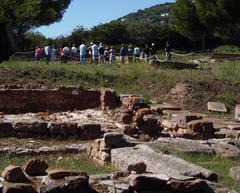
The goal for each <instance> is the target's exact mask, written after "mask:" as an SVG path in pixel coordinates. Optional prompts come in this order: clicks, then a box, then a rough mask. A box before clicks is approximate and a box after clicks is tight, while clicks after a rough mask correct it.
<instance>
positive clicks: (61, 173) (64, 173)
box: [47, 169, 87, 180]
mask: <svg viewBox="0 0 240 193" xmlns="http://www.w3.org/2000/svg"><path fill="white" fill-rule="evenodd" d="M47 174H48V176H49V177H50V178H51V179H54V180H56V179H63V178H65V177H68V176H87V174H86V173H84V172H73V171H68V170H61V169H51V170H48V171H47Z"/></svg>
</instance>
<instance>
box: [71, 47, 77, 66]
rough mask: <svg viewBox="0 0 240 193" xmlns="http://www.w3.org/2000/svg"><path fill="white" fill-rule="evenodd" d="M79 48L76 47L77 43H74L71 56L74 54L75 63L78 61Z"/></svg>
mask: <svg viewBox="0 0 240 193" xmlns="http://www.w3.org/2000/svg"><path fill="white" fill-rule="evenodd" d="M77 51H78V50H77V48H76V45H75V44H73V45H72V48H71V56H72V61H73V63H75V62H76V59H77Z"/></svg>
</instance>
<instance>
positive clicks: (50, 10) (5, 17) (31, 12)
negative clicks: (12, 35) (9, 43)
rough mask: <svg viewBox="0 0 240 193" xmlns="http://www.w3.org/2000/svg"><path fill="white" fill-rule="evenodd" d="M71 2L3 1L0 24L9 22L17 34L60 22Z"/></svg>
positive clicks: (0, 10) (1, 2)
mask: <svg viewBox="0 0 240 193" xmlns="http://www.w3.org/2000/svg"><path fill="white" fill-rule="evenodd" d="M70 3H71V0H57V1H56V0H2V1H0V23H3V22H7V23H8V24H10V25H11V26H12V28H13V29H14V30H15V31H16V33H17V34H19V35H20V34H23V33H25V32H27V31H28V30H30V29H32V28H34V27H39V26H42V25H49V24H51V23H53V22H55V21H59V20H60V19H61V18H62V17H63V14H64V11H65V10H66V8H67V7H68V6H69V4H70Z"/></svg>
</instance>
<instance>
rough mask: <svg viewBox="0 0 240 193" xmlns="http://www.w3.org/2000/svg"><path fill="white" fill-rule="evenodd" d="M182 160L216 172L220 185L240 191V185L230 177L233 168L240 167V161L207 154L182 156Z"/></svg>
mask: <svg viewBox="0 0 240 193" xmlns="http://www.w3.org/2000/svg"><path fill="white" fill-rule="evenodd" d="M181 158H183V159H185V160H187V161H190V162H192V163H195V164H197V165H200V166H202V167H204V168H207V169H209V170H212V171H214V172H215V173H216V174H217V175H218V182H219V184H220V185H222V186H224V187H228V188H230V189H234V190H236V191H240V183H239V182H237V181H234V180H233V179H232V178H231V177H230V176H229V170H230V168H231V167H236V166H240V159H234V160H233V159H228V158H223V157H218V156H216V155H206V154H202V155H199V154H198V155H197V154H182V155H181Z"/></svg>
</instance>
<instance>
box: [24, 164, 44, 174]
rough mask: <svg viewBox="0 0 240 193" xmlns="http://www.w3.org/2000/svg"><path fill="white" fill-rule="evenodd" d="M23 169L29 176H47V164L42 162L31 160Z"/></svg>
mask: <svg viewBox="0 0 240 193" xmlns="http://www.w3.org/2000/svg"><path fill="white" fill-rule="evenodd" d="M23 168H24V172H25V173H26V174H28V175H29V176H44V175H46V174H47V173H46V170H47V169H48V164H47V163H46V162H45V161H44V160H31V161H29V162H28V163H26V165H25V166H24V167H23Z"/></svg>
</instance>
